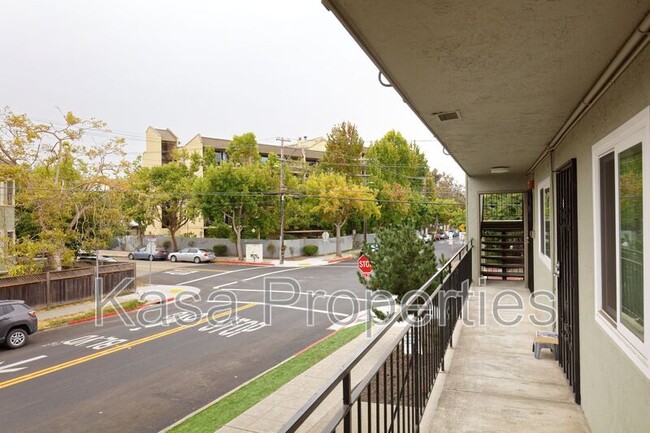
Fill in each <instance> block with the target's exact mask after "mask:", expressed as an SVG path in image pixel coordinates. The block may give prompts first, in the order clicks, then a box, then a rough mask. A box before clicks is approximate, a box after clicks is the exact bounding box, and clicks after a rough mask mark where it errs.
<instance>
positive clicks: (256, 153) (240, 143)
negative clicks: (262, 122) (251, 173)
mask: <svg viewBox="0 0 650 433" xmlns="http://www.w3.org/2000/svg"><path fill="white" fill-rule="evenodd" d="M226 153H227V154H228V160H229V161H230V162H232V163H233V164H234V165H252V164H255V163H258V162H260V161H261V160H262V157H261V156H260V150H259V146H258V145H257V139H256V138H255V134H253V133H252V132H247V133H245V134H242V135H235V136H233V137H232V140H231V141H230V143H229V144H228V148H227V149H226Z"/></svg>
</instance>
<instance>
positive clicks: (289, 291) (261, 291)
mask: <svg viewBox="0 0 650 433" xmlns="http://www.w3.org/2000/svg"><path fill="white" fill-rule="evenodd" d="M228 284H234V283H228ZM225 285H226V284H224V286H225ZM217 287H221V286H217ZM215 288H216V287H215ZM230 290H232V291H233V292H259V293H264V292H266V290H262V289H230ZM272 293H286V294H290V295H293V294H295V293H296V292H294V291H293V290H272ZM310 295H311V296H314V298H315V299H318V298H332V297H335V298H341V299H352V300H355V301H361V302H367V301H368V299H366V298H359V297H354V298H351V297H349V296H347V295H348V293H346V294H345V296H342V295H341V294H338V295H326V294H321V293H317V292H315V291H307V292H298V296H310ZM373 301H374V302H373V303H378V304H380V303H382V302H390V301H389V300H388V299H375V300H373ZM504 305H505V304H504Z"/></svg>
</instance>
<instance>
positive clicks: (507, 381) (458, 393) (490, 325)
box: [422, 281, 590, 433]
mask: <svg viewBox="0 0 650 433" xmlns="http://www.w3.org/2000/svg"><path fill="white" fill-rule="evenodd" d="M505 289H508V290H512V291H514V292H516V293H517V294H519V295H520V296H521V298H522V299H523V300H524V302H523V304H524V307H523V310H518V311H515V310H510V311H507V310H504V311H500V312H499V317H501V318H502V319H503V320H506V321H510V320H513V319H514V318H515V316H516V315H517V314H523V316H524V317H525V318H524V320H522V321H521V323H520V324H518V325H516V326H505V325H501V324H498V323H497V322H496V321H495V317H494V314H493V310H492V308H491V306H492V302H493V301H494V300H495V297H496V296H497V294H498V293H499V292H502V291H503V290H505ZM473 291H474V292H475V293H476V292H478V291H482V292H484V293H485V295H484V296H485V301H486V302H485V303H484V304H485V308H481V306H480V305H479V302H478V298H479V297H478V295H476V294H475V295H474V296H473V297H472V298H470V299H469V301H468V302H469V307H468V312H469V318H470V319H473V320H477V319H478V313H479V312H480V311H484V312H485V318H486V320H485V325H483V326H467V325H460V326H461V329H460V330H458V329H457V331H459V338H455V339H454V343H455V345H454V348H453V349H452V350H453V354H452V361H451V365H450V366H449V368H448V369H447V372H446V374H441V375H440V376H439V377H438V380H439V381H440V380H443V379H444V385H443V387H442V392H441V393H440V394H439V399H438V401H437V405H436V404H435V403H436V402H435V401H432V402H431V403H430V404H431V406H432V407H429V408H427V412H426V413H425V417H426V419H425V421H424V423H423V425H422V427H424V428H423V430H422V431H429V432H436V433H444V432H449V433H451V432H453V433H461V432H482V433H485V432H532V431H534V432H537V433H541V432H554V433H559V432H566V433H580V432H590V430H589V427H588V424H587V422H586V420H585V417H584V414H583V412H582V409H581V408H580V406H578V405H576V404H575V403H574V400H573V394H572V392H571V388H570V387H569V385H568V384H567V381H566V379H565V377H564V374H563V372H562V369H561V368H560V367H559V364H558V363H557V361H555V359H554V356H553V355H552V354H551V352H550V351H549V350H548V349H545V350H543V351H542V356H541V359H535V357H534V356H533V353H532V352H531V348H532V341H533V338H534V336H535V331H536V330H538V329H543V328H540V327H537V326H535V325H533V324H532V323H531V322H530V320H529V319H528V317H529V315H530V314H531V311H532V310H531V308H530V305H529V296H530V292H529V291H528V289H526V288H524V287H523V285H522V283H521V282H508V281H488V285H487V286H486V287H476V286H474V287H473ZM514 303H515V301H514V300H513V297H511V296H508V297H505V298H502V299H500V305H506V304H514ZM546 317H548V315H547V314H546V313H544V312H538V313H537V318H538V319H544V318H546ZM437 385H440V384H437Z"/></svg>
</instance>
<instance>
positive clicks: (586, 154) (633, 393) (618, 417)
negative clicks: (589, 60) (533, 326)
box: [534, 47, 650, 433]
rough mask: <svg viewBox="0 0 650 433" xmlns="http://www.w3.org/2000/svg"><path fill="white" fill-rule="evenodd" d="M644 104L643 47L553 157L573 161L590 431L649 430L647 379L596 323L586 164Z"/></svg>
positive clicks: (648, 61) (540, 271)
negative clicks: (602, 141)
mask: <svg viewBox="0 0 650 433" xmlns="http://www.w3.org/2000/svg"><path fill="white" fill-rule="evenodd" d="M649 104H650V49H648V48H647V47H646V49H645V51H644V52H643V53H641V55H640V58H638V59H637V60H636V61H635V62H634V63H633V64H632V65H631V66H630V68H629V69H628V70H627V71H626V72H625V73H624V74H623V75H621V77H619V78H618V80H617V81H616V82H615V83H614V84H613V85H612V87H610V88H609V90H608V91H607V92H606V93H605V95H604V96H603V97H602V98H601V99H600V101H598V103H597V104H596V105H595V106H594V107H593V108H592V109H591V111H589V113H588V114H587V115H586V116H585V117H584V118H583V119H582V120H581V122H580V123H579V124H578V125H577V126H576V127H575V128H574V129H573V130H572V131H571V133H570V134H569V135H568V136H567V138H566V139H565V141H564V142H563V143H562V145H561V146H560V147H559V148H558V149H557V150H556V151H555V153H554V155H553V169H558V168H559V167H561V166H562V165H563V164H565V163H566V162H567V161H568V160H569V159H571V158H576V159H577V183H578V185H577V189H578V227H577V229H578V274H579V275H578V280H579V302H580V312H579V315H580V358H581V359H580V360H581V383H582V388H581V389H582V408H583V410H584V412H585V415H586V417H587V420H588V422H589V425H590V427H591V429H592V431H593V432H594V433H613V432H621V433H623V432H648V431H650V379H648V378H647V377H646V376H645V375H644V374H643V372H641V370H640V369H639V368H637V367H636V366H635V365H634V363H633V362H632V361H631V360H630V358H629V357H628V356H627V355H626V354H625V353H624V352H623V350H622V349H621V348H620V347H619V346H618V345H617V344H616V343H615V342H614V340H613V339H612V337H610V336H609V335H608V334H606V333H605V331H604V329H603V328H602V327H601V325H599V324H598V323H597V322H596V321H595V309H596V305H595V302H596V301H595V275H594V250H595V245H594V239H593V238H594V225H593V213H594V202H593V186H592V162H591V159H592V156H591V152H592V146H593V145H594V144H595V143H597V142H598V141H599V140H600V139H602V138H603V137H605V136H606V135H607V134H609V133H610V132H611V131H613V130H615V129H616V128H617V127H619V126H620V125H622V124H623V123H625V122H626V121H627V120H628V119H630V118H631V117H633V116H634V115H635V114H637V113H638V112H640V111H641V110H642V109H643V108H645V107H646V106H648V105H649ZM550 171H551V167H550V163H549V161H546V162H545V164H544V165H542V166H540V167H539V168H538V169H537V170H536V171H535V173H534V174H535V181H536V182H538V181H541V180H542V179H543V178H544V177H547V176H548V175H549V174H550ZM645 200H650V192H648V191H644V201H645ZM645 223H646V224H648V222H647V221H646V222H645ZM536 230H538V228H536ZM646 253H648V252H646ZM535 265H536V268H535V274H536V275H535V282H536V288H537V287H542V286H544V285H546V284H548V281H549V279H550V273H549V271H548V270H546V269H545V267H544V266H542V265H541V264H540V263H539V262H538V261H536V262H535ZM646 284H647V283H646ZM647 293H648V291H647V290H646V295H647ZM646 329H647V325H646Z"/></svg>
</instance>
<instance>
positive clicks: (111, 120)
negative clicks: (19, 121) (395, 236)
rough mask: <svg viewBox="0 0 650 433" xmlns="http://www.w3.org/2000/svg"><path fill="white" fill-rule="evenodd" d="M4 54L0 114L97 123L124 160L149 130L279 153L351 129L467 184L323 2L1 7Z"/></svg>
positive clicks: (43, 0) (26, 0) (63, 1)
mask: <svg viewBox="0 0 650 433" xmlns="http://www.w3.org/2000/svg"><path fill="white" fill-rule="evenodd" d="M0 53H2V62H1V64H0V83H2V84H1V85H0V107H4V106H9V107H10V108H11V109H12V110H13V111H14V112H18V113H26V114H27V115H28V116H30V117H31V118H32V119H34V120H38V121H54V122H58V121H60V119H61V114H60V113H61V112H67V111H72V112H73V113H74V114H76V115H77V116H80V117H83V118H89V117H94V118H98V119H102V120H104V121H106V122H107V123H108V126H109V128H110V129H111V130H112V131H114V132H115V133H116V134H119V135H121V136H123V137H125V138H126V140H127V152H128V158H129V159H135V157H136V156H137V155H139V154H141V153H142V152H144V147H145V139H144V136H145V130H146V129H147V127H148V126H154V127H157V128H169V129H171V130H172V131H173V132H174V133H175V134H176V135H177V136H178V137H179V138H180V140H181V143H182V144H184V143H186V142H187V141H189V140H190V139H191V138H192V137H193V136H194V135H196V134H197V133H200V134H201V135H203V136H206V137H218V138H232V136H233V135H235V134H242V133H244V132H248V131H252V132H254V133H255V134H256V136H257V139H258V142H260V143H268V144H274V143H275V138H276V137H279V136H284V137H288V138H292V139H297V138H298V137H303V136H307V137H309V138H314V137H318V136H326V134H327V133H328V132H329V131H330V130H331V128H332V126H333V125H335V124H338V123H341V122H342V121H350V122H352V123H355V124H356V125H357V128H358V131H359V133H360V135H361V136H362V137H363V139H364V140H365V142H366V144H368V143H369V142H372V141H375V140H378V139H380V138H381V137H382V136H383V135H384V134H385V133H386V132H388V131H389V130H391V129H395V130H398V131H400V132H401V133H402V135H404V137H405V138H406V139H407V140H408V141H416V142H417V143H418V145H419V146H420V148H421V149H422V150H423V151H424V153H425V155H426V157H427V160H428V161H429V166H430V167H431V168H436V169H438V170H439V171H444V172H447V173H450V174H452V175H453V176H454V177H455V178H456V179H457V180H458V181H459V182H461V183H464V181H465V175H464V173H463V171H462V169H460V167H458V165H457V164H456V163H455V162H454V160H453V159H452V158H451V157H450V156H447V155H445V154H444V153H443V151H442V147H441V146H440V144H439V143H438V142H437V141H436V140H435V138H434V137H433V135H432V134H431V133H430V132H429V131H428V130H427V129H426V127H425V126H424V125H423V124H422V123H421V122H420V121H419V120H418V119H417V117H416V116H415V114H413V112H412V111H411V110H410V109H409V108H408V106H407V105H406V104H404V102H402V100H401V98H400V97H399V95H398V94H397V92H395V91H394V90H393V89H391V88H386V87H382V86H381V85H380V84H379V82H378V80H377V73H378V71H377V69H376V67H375V66H374V65H373V63H372V62H371V61H370V59H369V58H368V57H367V56H366V54H365V53H364V52H363V51H362V50H361V48H359V46H358V45H357V44H356V42H354V40H353V39H352V37H351V36H350V35H349V34H348V33H347V31H346V30H345V29H344V28H343V26H342V25H341V24H340V23H339V21H338V20H337V19H336V18H335V17H334V15H333V14H331V13H330V12H328V11H327V10H326V9H325V7H323V5H322V4H321V2H320V1H318V0H277V1H268V0H267V1H265V0H239V1H226V0H212V1H207V0H205V1H198V0H185V1H182V2H180V1H149V0H137V1H133V0H131V1H123V0H119V1H116V0H111V1H110V2H109V1H104V2H95V1H92V2H90V1H87V0H86V1H83V0H74V1H73V0H57V1H51V0H50V1H47V0H23V1H10V0H0ZM96 139H97V140H100V139H101V137H99V138H96Z"/></svg>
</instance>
